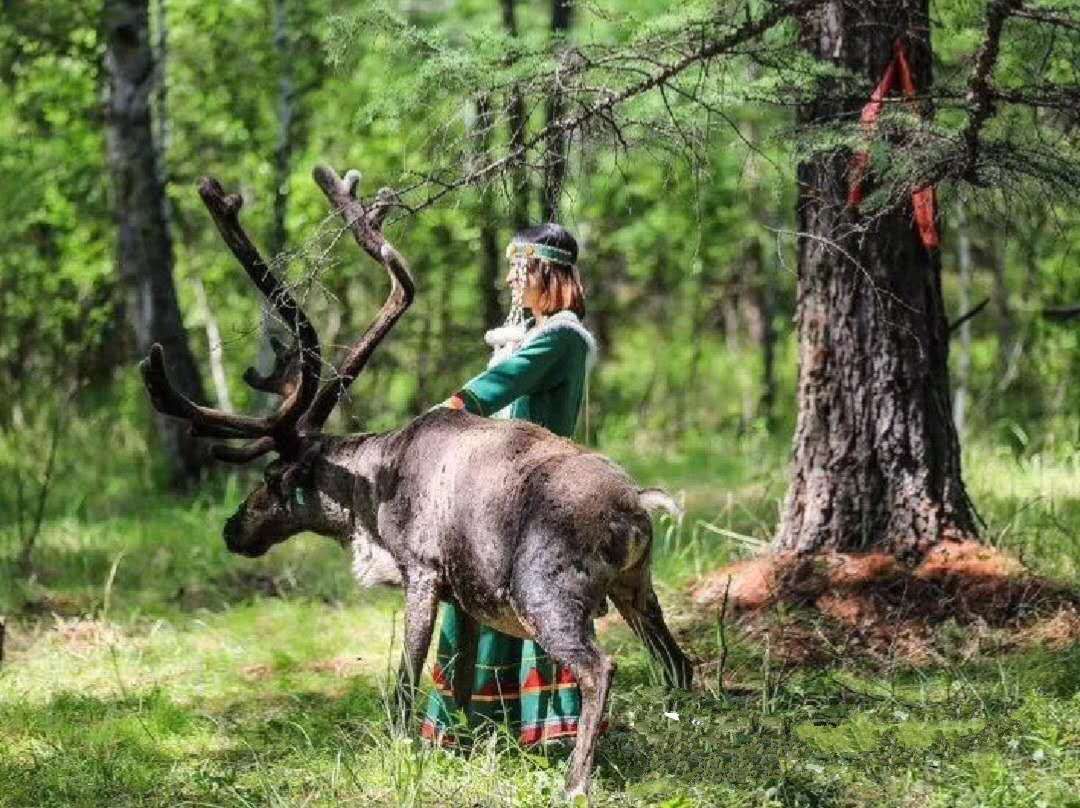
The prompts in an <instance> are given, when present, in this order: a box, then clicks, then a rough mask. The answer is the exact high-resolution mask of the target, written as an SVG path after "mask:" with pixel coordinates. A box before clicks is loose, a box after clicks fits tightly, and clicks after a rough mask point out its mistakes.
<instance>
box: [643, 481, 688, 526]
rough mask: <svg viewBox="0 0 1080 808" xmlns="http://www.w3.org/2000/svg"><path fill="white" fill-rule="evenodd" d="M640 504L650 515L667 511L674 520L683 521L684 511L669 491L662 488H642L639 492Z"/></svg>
mask: <svg viewBox="0 0 1080 808" xmlns="http://www.w3.org/2000/svg"><path fill="white" fill-rule="evenodd" d="M638 504H639V505H641V507H642V508H644V509H645V510H646V511H648V512H649V513H650V514H651V513H653V512H655V511H667V512H668V515H669V516H670V517H671V518H672V519H682V517H683V509H682V508H680V507H679V503H678V502H676V501H675V498H674V497H673V496H671V494H669V493H668V492H667V491H664V490H662V489H660V488H642V489H641V490H640V491H638Z"/></svg>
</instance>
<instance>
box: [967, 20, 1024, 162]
mask: <svg viewBox="0 0 1080 808" xmlns="http://www.w3.org/2000/svg"><path fill="white" fill-rule="evenodd" d="M1020 5H1021V3H1020V0H993V2H991V3H990V6H989V7H988V8H987V10H986V34H985V36H984V37H983V42H982V46H981V47H980V48H979V52H978V54H977V55H976V57H975V69H974V70H973V71H972V73H971V79H970V81H969V82H968V94H967V101H968V104H969V106H970V110H969V112H968V121H967V126H966V127H964V131H963V132H962V133H961V138H962V140H963V142H964V148H965V152H966V155H965V158H964V168H963V170H962V171H961V176H964V177H967V178H968V179H969V180H972V181H974V180H975V175H976V170H975V169H976V165H977V163H978V159H979V133H980V132H981V131H982V128H983V126H984V125H985V124H986V122H987V120H989V119H990V117H991V116H992V115H993V114H994V96H993V91H992V88H991V86H990V77H991V74H992V73H993V70H994V63H995V62H996V61H997V57H998V52H999V51H1000V49H1001V32H1002V29H1003V28H1004V27H1005V20H1006V19H1008V17H1009V16H1010V15H1011V14H1012V13H1013V12H1015V11H1016V10H1017V9H1018V8H1020Z"/></svg>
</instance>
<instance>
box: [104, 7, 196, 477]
mask: <svg viewBox="0 0 1080 808" xmlns="http://www.w3.org/2000/svg"><path fill="white" fill-rule="evenodd" d="M103 23H104V24H103V31H104V35H105V70H106V73H107V75H108V80H109V96H108V103H107V106H106V118H107V130H106V137H107V144H108V163H109V170H110V174H111V176H112V193H113V207H114V211H115V216H116V223H117V263H118V267H119V272H120V278H121V281H122V282H123V284H124V285H125V287H126V289H127V291H128V304H127V314H128V317H129V319H130V321H131V327H132V329H133V330H134V333H135V345H136V349H137V350H138V352H139V354H142V355H145V354H146V353H147V352H148V351H149V350H150V346H151V345H152V344H153V343H155V342H159V343H161V345H162V346H163V347H164V348H165V356H166V357H167V360H168V363H169V373H170V375H171V376H172V378H173V380H174V381H175V383H176V386H177V387H178V388H179V389H180V390H182V391H183V392H184V393H186V394H187V395H188V396H190V397H191V398H193V399H195V400H197V401H205V395H204V393H203V386H202V381H201V379H200V377H199V373H198V370H197V368H196V365H195V361H194V359H193V357H192V355H191V351H190V350H189V348H188V342H187V334H186V333H185V331H184V324H183V319H182V318H181V315H180V308H179V305H178V303H177V297H176V287H175V285H174V283H173V249H172V239H171V236H170V232H169V226H168V221H167V220H166V218H165V210H166V208H165V204H166V203H165V198H164V197H165V189H164V187H163V185H162V177H161V174H160V171H159V167H158V160H157V152H156V149H155V144H154V131H153V127H152V123H151V114H150V101H151V94H152V93H153V91H154V86H155V78H156V75H157V74H156V71H155V70H154V57H153V52H152V50H151V45H150V30H149V10H148V0H106V2H105V5H104V9H103ZM154 422H155V426H156V430H157V434H158V436H159V438H160V440H161V445H162V448H163V451H164V456H165V459H166V462H167V463H168V466H169V471H170V475H171V477H172V480H173V483H174V485H177V486H182V485H186V484H188V483H190V482H192V481H194V480H195V479H197V478H198V476H199V473H200V471H201V468H202V465H203V462H204V459H203V454H202V452H201V451H200V450H199V448H198V446H197V445H196V442H195V441H194V440H193V439H192V438H190V437H189V436H188V434H187V427H186V425H184V424H182V423H180V422H179V421H176V420H173V419H170V418H166V417H165V416H161V415H158V414H155V415H154Z"/></svg>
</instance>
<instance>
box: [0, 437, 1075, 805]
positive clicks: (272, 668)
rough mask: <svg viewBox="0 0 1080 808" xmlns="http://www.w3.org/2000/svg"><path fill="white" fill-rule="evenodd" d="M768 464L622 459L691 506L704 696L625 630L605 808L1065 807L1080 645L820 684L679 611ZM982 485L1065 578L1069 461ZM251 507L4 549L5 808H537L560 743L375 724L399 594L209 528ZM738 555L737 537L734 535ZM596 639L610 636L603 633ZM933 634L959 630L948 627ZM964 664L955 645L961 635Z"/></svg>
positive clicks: (144, 521)
mask: <svg viewBox="0 0 1080 808" xmlns="http://www.w3.org/2000/svg"><path fill="white" fill-rule="evenodd" d="M781 459H782V450H778V449H776V448H775V447H769V446H755V445H745V446H742V447H737V448H735V449H733V450H732V451H731V452H723V453H713V454H711V455H707V454H701V455H687V456H672V457H668V458H665V459H663V460H652V461H649V462H643V461H635V460H633V459H627V462H628V465H630V466H631V467H633V470H634V472H635V474H636V475H637V477H638V478H639V480H641V481H642V482H643V483H649V484H666V485H669V486H671V487H672V488H673V489H675V490H680V491H682V492H684V495H685V497H686V502H687V505H688V506H689V508H690V517H689V518H688V519H687V521H686V522H685V523H684V525H683V528H682V529H681V530H674V529H670V527H669V526H664V525H661V526H660V528H659V530H658V546H659V547H660V556H659V558H658V562H657V571H658V578H659V583H660V588H661V591H662V597H663V598H664V600H665V603H666V605H667V608H668V610H669V612H670V613H671V615H672V622H673V623H675V624H676V625H677V626H678V627H679V630H680V632H681V634H682V636H683V637H684V638H685V639H686V642H687V644H688V646H689V647H690V649H691V650H692V652H693V654H694V655H695V656H696V657H697V658H698V659H699V660H702V662H703V663H704V664H703V666H702V668H701V671H702V673H701V689H700V690H698V691H696V692H694V693H693V694H690V695H683V696H679V697H678V698H677V700H676V701H675V702H673V703H665V700H664V696H663V693H662V691H661V690H660V689H659V688H658V687H657V686H656V675H655V671H654V670H653V669H652V668H651V666H650V665H649V663H648V661H647V659H646V657H645V656H644V654H643V653H642V650H641V649H640V647H639V646H638V645H637V644H636V642H635V641H634V640H633V639H632V637H631V636H630V635H629V633H628V632H627V631H626V629H625V627H623V626H622V625H621V624H619V623H617V622H615V621H611V623H610V625H608V627H607V628H606V629H605V630H604V631H603V634H602V637H603V642H604V643H605V645H606V646H607V647H608V648H610V649H611V650H612V651H613V652H614V653H615V654H616V657H617V659H618V661H619V663H620V669H619V674H618V677H617V679H616V686H615V694H614V699H613V706H612V710H613V714H612V715H613V729H612V731H611V732H610V733H609V735H608V736H607V737H606V738H605V739H604V740H603V742H602V743H601V746H600V751H599V755H598V759H599V765H598V775H597V780H596V785H595V788H594V797H595V802H596V803H597V804H599V805H611V806H632V805H663V806H667V808H688V807H689V806H698V805H701V806H712V805H730V806H736V805H738V806H744V805H745V806H770V805H785V806H787V805H790V806H796V805H800V806H827V805H875V806H876V805H889V806H924V805H940V806H966V805H970V806H976V805H979V806H981V805H989V806H997V805H1001V806H1006V805H1008V806H1013V805H1016V806H1029V805H1030V806H1040V805H1046V806H1051V805H1052V806H1058V805H1076V806H1080V649H1078V648H1076V647H1072V648H1066V649H1064V650H1061V649H1059V650H1056V651H1051V650H1049V649H1043V648H1037V647H1036V648H1033V649H1031V650H1029V651H1026V652H1024V653H1018V654H1013V655H1010V656H987V655H985V653H980V652H978V651H975V652H971V650H970V649H968V650H966V651H958V653H957V654H956V656H955V658H953V659H950V660H948V661H946V662H944V663H942V664H941V665H939V666H938V667H934V668H922V669H911V668H905V667H903V666H900V665H897V666H893V667H886V668H882V667H881V666H876V667H874V668H869V667H866V666H865V665H864V664H863V663H860V662H858V661H857V660H853V659H849V658H844V657H843V656H842V655H837V656H836V658H835V659H834V661H833V662H832V663H831V664H829V665H826V666H824V667H819V668H815V669H790V668H785V667H783V666H780V665H778V664H777V662H776V660H775V659H774V658H772V657H771V656H770V651H769V648H768V647H767V646H763V645H761V644H755V643H753V642H750V641H749V640H747V639H746V638H744V637H740V636H739V635H738V631H737V630H736V629H735V628H734V627H732V628H730V629H728V631H727V632H726V633H725V636H724V637H723V639H724V641H725V644H726V645H728V646H729V653H728V657H727V660H726V665H725V670H724V672H723V675H724V682H725V685H726V686H725V687H724V688H720V687H718V679H719V677H720V675H721V672H720V670H719V668H718V665H717V664H716V660H717V658H718V657H719V655H720V640H721V637H720V632H719V631H718V627H717V624H716V621H715V618H714V617H713V616H711V615H701V614H695V613H694V612H693V610H691V609H690V608H689V607H688V604H687V601H686V599H685V598H684V596H683V595H682V594H681V593H682V591H683V589H684V588H685V586H686V584H688V583H689V582H690V580H692V579H693V578H694V577H695V576H697V575H699V574H701V573H702V572H704V571H706V570H708V569H710V568H711V567H713V566H715V565H716V564H718V563H720V562H722V561H724V560H726V559H730V558H732V557H736V556H738V555H741V554H745V553H747V552H748V551H749V550H751V549H752V548H753V547H754V545H755V542H756V541H759V540H762V539H764V538H765V537H767V536H768V534H769V531H770V529H771V527H772V526H773V524H774V523H775V519H776V512H777V507H778V498H779V497H780V496H782V494H783V478H782V472H781V471H780V465H781V462H780V461H781ZM968 468H969V469H972V471H971V472H970V473H969V475H968V476H969V479H970V483H971V486H972V489H973V494H974V497H975V499H976V502H977V503H978V504H979V505H980V507H981V509H982V511H983V516H984V518H985V519H986V521H987V523H988V527H987V530H986V537H987V539H988V540H989V541H991V542H993V543H995V544H998V545H1001V546H1005V547H1007V548H1010V549H1011V550H1013V551H1014V552H1017V553H1022V554H1023V557H1024V559H1025V561H1026V562H1027V563H1028V564H1029V565H1031V566H1032V567H1034V568H1035V569H1037V570H1038V571H1040V572H1043V573H1046V574H1051V575H1054V576H1056V577H1059V578H1062V579H1065V580H1068V581H1072V582H1075V583H1077V584H1080V571H1078V568H1077V564H1078V562H1080V458H1078V457H1076V456H1059V457H1056V458H1052V459H1051V458H1046V457H1032V458H1027V459H1024V460H1020V461H1018V460H1016V459H1014V458H1013V457H1012V456H1011V455H1009V454H1000V453H996V452H993V451H990V450H979V451H977V452H976V453H975V454H974V455H972V456H971V457H970V458H969V462H968ZM241 494H242V492H241V491H239V490H237V489H236V488H235V487H234V488H233V489H232V490H227V491H225V492H224V493H223V494H222V495H220V496H215V497H212V498H208V499H207V500H206V501H203V502H199V503H195V504H183V505H179V504H168V503H165V504H161V505H156V506H146V507H143V508H139V509H133V510H132V512H131V513H128V514H125V515H115V516H112V517H109V518H103V519H98V520H96V521H94V522H92V523H88V522H87V521H86V520H85V519H78V518H75V517H74V516H73V517H70V518H57V519H54V520H51V521H50V522H49V523H48V524H47V525H46V528H45V530H44V532H43V534H42V538H41V543H40V546H39V548H38V550H37V554H36V567H37V576H36V578H35V579H34V580H32V581H30V582H26V581H20V580H18V579H17V578H16V577H15V575H14V569H13V566H12V564H11V563H10V559H11V558H14V556H15V548H14V546H13V545H12V539H13V537H12V536H10V535H7V536H5V538H3V539H2V540H3V541H5V542H7V544H0V564H4V565H5V566H0V612H3V611H7V613H8V615H9V616H8V642H7V646H8V654H7V659H6V660H5V662H4V665H3V667H2V668H0V805H4V806H69V805H71V806H75V805H80V806H82V805H85V806H104V805H109V806H126V805H162V806H165V805H168V806H175V805H200V806H209V805H214V806H254V805H260V806H261V805H280V806H286V805H287V806H295V805H455V806H456V805H478V806H488V805H492V806H519V805H520V806H531V805H547V804H550V803H551V802H552V801H553V799H555V798H556V797H557V795H558V794H559V792H560V789H561V784H562V779H563V775H564V772H565V765H566V755H565V753H564V752H552V753H550V754H543V753H536V752H532V751H526V750H522V749H520V748H518V747H517V746H516V745H515V744H514V743H513V742H512V741H511V740H510V739H508V738H506V737H503V736H500V735H494V736H492V737H491V738H490V739H488V740H486V741H484V742H482V743H480V744H479V745H478V746H477V747H476V748H475V749H473V750H472V752H471V753H470V754H468V755H462V754H451V753H445V752H443V751H441V750H433V749H430V748H427V747H425V746H423V745H421V744H419V743H418V742H416V741H415V740H414V739H413V738H412V737H410V736H407V735H405V736H395V735H394V734H393V733H391V732H390V731H388V729H387V716H386V698H385V692H386V683H387V681H388V678H389V677H388V671H389V670H390V668H392V667H393V666H394V664H396V652H394V651H392V650H391V649H392V647H393V646H394V639H395V634H396V633H397V634H399V633H400V621H399V614H398V611H399V609H400V597H399V595H398V594H397V593H396V592H376V593H371V592H358V591H356V590H355V589H354V588H353V587H352V586H351V584H350V580H349V577H348V566H347V558H346V557H345V555H344V554H343V553H342V552H341V550H340V549H339V548H337V547H336V546H335V545H333V544H331V543H329V542H326V541H325V540H321V539H318V538H315V537H303V538H299V539H297V540H294V541H293V542H291V543H289V544H286V545H284V546H282V547H279V548H277V549H275V550H274V551H273V552H272V553H271V554H270V555H269V556H268V557H267V558H264V559H260V560H258V561H255V562H251V561H246V560H243V559H239V558H234V557H230V556H229V555H228V554H227V552H226V551H225V550H224V547H223V546H222V543H221V540H220V538H219V533H220V531H219V527H220V524H221V522H222V520H223V518H224V516H225V515H227V512H228V510H229V509H230V508H231V507H232V505H233V504H235V502H236V501H237V500H238V498H239V497H240V495H241ZM733 536H741V537H743V538H741V539H739V538H733ZM606 622H607V621H606ZM942 630H943V631H953V632H956V631H959V630H960V629H959V628H958V627H957V626H948V625H947V626H944V627H942ZM957 647H958V648H961V647H963V643H958V645H957Z"/></svg>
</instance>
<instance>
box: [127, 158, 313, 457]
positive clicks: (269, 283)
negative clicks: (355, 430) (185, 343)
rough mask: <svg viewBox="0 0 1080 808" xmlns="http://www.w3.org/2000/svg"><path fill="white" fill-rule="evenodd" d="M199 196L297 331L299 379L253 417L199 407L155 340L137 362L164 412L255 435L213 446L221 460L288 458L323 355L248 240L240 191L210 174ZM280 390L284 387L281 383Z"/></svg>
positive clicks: (219, 433)
mask: <svg viewBox="0 0 1080 808" xmlns="http://www.w3.org/2000/svg"><path fill="white" fill-rule="evenodd" d="M199 196H201V197H202V200H203V203H204V204H205V205H206V208H207V210H209V211H210V215H211V216H212V217H213V219H214V223H215V224H217V228H218V231H219V232H220V233H221V237H222V239H223V240H224V241H225V243H226V244H227V245H228V246H229V249H230V250H232V253H233V255H235V256H236V259H237V261H239V262H240V265H241V266H243V268H244V270H245V271H246V272H247V274H248V277H249V278H251V280H252V282H253V283H254V284H255V285H256V286H257V287H258V288H259V291H261V292H262V293H263V294H264V295H265V296H266V298H267V300H269V301H270V303H271V305H273V307H274V309H275V310H276V311H277V313H278V314H279V315H280V316H281V318H282V320H284V322H285V323H286V325H287V326H288V328H289V330H290V331H291V332H292V333H294V334H296V338H297V344H298V345H297V350H298V364H299V367H298V371H299V377H300V381H299V384H297V385H296V386H295V387H294V388H293V389H292V390H291V391H288V392H287V395H285V396H284V398H283V400H282V402H281V405H280V406H279V408H278V410H277V411H276V412H275V413H273V414H271V415H269V416H266V417H253V416H247V415H239V414H235V413H229V412H225V411H224V410H218V409H214V408H211V407H203V406H201V405H199V404H196V403H195V402H193V401H191V400H190V399H189V398H187V397H186V396H185V395H183V394H182V393H180V392H179V391H178V390H177V389H176V388H175V387H174V386H173V384H172V382H171V381H170V380H169V376H168V374H167V373H166V370H165V352H164V350H163V349H162V347H161V345H158V344H155V345H154V346H153V347H152V348H151V349H150V355H149V356H148V357H147V358H146V359H144V360H143V361H142V362H141V363H140V364H139V367H140V369H141V370H142V374H143V381H144V382H145V384H146V389H147V391H148V392H149V393H150V400H151V402H152V403H153V405H154V407H155V409H157V410H158V411H159V412H161V413H164V414H165V415H171V416H173V417H175V418H183V419H184V420H186V421H189V422H190V423H191V429H192V432H193V433H194V434H195V435H198V436H203V437H211V438H258V439H259V440H256V441H255V442H254V443H251V444H249V445H248V446H245V447H229V446H215V447H213V449H212V451H213V453H214V455H215V456H217V457H218V458H220V459H222V460H229V461H233V462H247V461H248V460H252V459H254V458H256V457H259V456H260V455H263V454H266V453H267V452H270V451H275V450H276V451H277V452H278V453H280V454H281V455H282V456H283V457H291V456H292V455H293V454H295V452H296V451H297V439H298V437H299V432H298V430H297V425H298V423H299V421H300V418H301V417H302V416H303V415H304V413H305V412H307V410H308V408H309V407H310V406H311V403H312V402H313V401H314V399H315V395H316V393H317V392H318V388H319V366H320V364H321V362H322V354H321V352H320V350H319V336H318V334H317V333H316V331H315V327H314V326H313V325H312V324H311V321H310V320H308V318H307V315H306V314H304V311H303V309H301V308H300V306H299V305H298V304H297V302H296V300H295V299H294V298H293V296H292V295H291V294H290V293H289V290H288V289H287V288H286V287H285V285H284V284H283V283H282V282H281V281H280V280H279V279H278V278H277V276H276V275H274V273H273V272H271V271H270V268H269V266H268V265H267V263H266V261H265V260H263V257H262V256H261V255H260V254H259V251H258V250H257V249H256V248H255V245H253V244H252V243H251V239H250V238H248V235H247V233H245V232H244V228H243V227H242V226H241V225H240V220H239V217H238V214H239V212H240V208H241V207H242V206H243V198H242V197H241V196H240V195H239V194H226V193H225V190H224V189H223V188H222V187H221V184H220V183H219V182H218V181H217V180H215V179H213V178H212V177H204V178H203V179H202V180H201V181H200V182H199ZM282 390H283V391H284V388H282Z"/></svg>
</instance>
